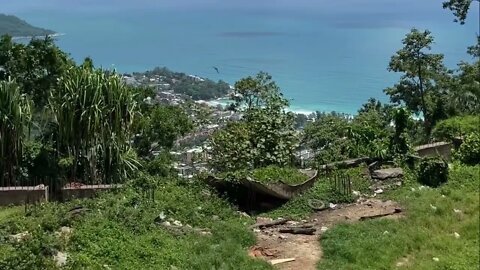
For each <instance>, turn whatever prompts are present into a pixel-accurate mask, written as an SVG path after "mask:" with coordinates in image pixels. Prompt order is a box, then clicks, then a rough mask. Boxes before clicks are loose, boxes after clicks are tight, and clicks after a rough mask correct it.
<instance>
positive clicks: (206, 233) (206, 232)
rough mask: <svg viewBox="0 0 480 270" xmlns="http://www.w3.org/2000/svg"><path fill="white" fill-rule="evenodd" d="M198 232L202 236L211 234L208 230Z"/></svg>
mask: <svg viewBox="0 0 480 270" xmlns="http://www.w3.org/2000/svg"><path fill="white" fill-rule="evenodd" d="M200 234H201V235H203V236H209V235H212V233H211V232H209V231H201V232H200Z"/></svg>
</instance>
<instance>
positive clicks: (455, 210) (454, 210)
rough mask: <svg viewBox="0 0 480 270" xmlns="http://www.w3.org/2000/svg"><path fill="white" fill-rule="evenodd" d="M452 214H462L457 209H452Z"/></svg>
mask: <svg viewBox="0 0 480 270" xmlns="http://www.w3.org/2000/svg"><path fill="white" fill-rule="evenodd" d="M453 212H455V213H457V214H460V213H462V210H459V209H453Z"/></svg>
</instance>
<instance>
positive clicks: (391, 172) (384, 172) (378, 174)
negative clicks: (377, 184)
mask: <svg viewBox="0 0 480 270" xmlns="http://www.w3.org/2000/svg"><path fill="white" fill-rule="evenodd" d="M400 177H403V170H402V168H389V169H380V170H375V171H373V173H372V178H373V179H378V180H385V179H389V178H400Z"/></svg>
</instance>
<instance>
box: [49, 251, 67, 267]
mask: <svg viewBox="0 0 480 270" xmlns="http://www.w3.org/2000/svg"><path fill="white" fill-rule="evenodd" d="M67 259H68V254H67V253H64V252H60V251H59V252H57V254H55V255H54V256H53V260H54V261H55V264H56V265H57V267H63V266H65V265H66V264H67Z"/></svg>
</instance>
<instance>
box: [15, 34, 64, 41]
mask: <svg viewBox="0 0 480 270" xmlns="http://www.w3.org/2000/svg"><path fill="white" fill-rule="evenodd" d="M65 35H66V34H65V33H54V34H49V35H37V36H14V37H12V39H13V40H17V39H32V38H38V37H45V36H48V37H61V36H65Z"/></svg>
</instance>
